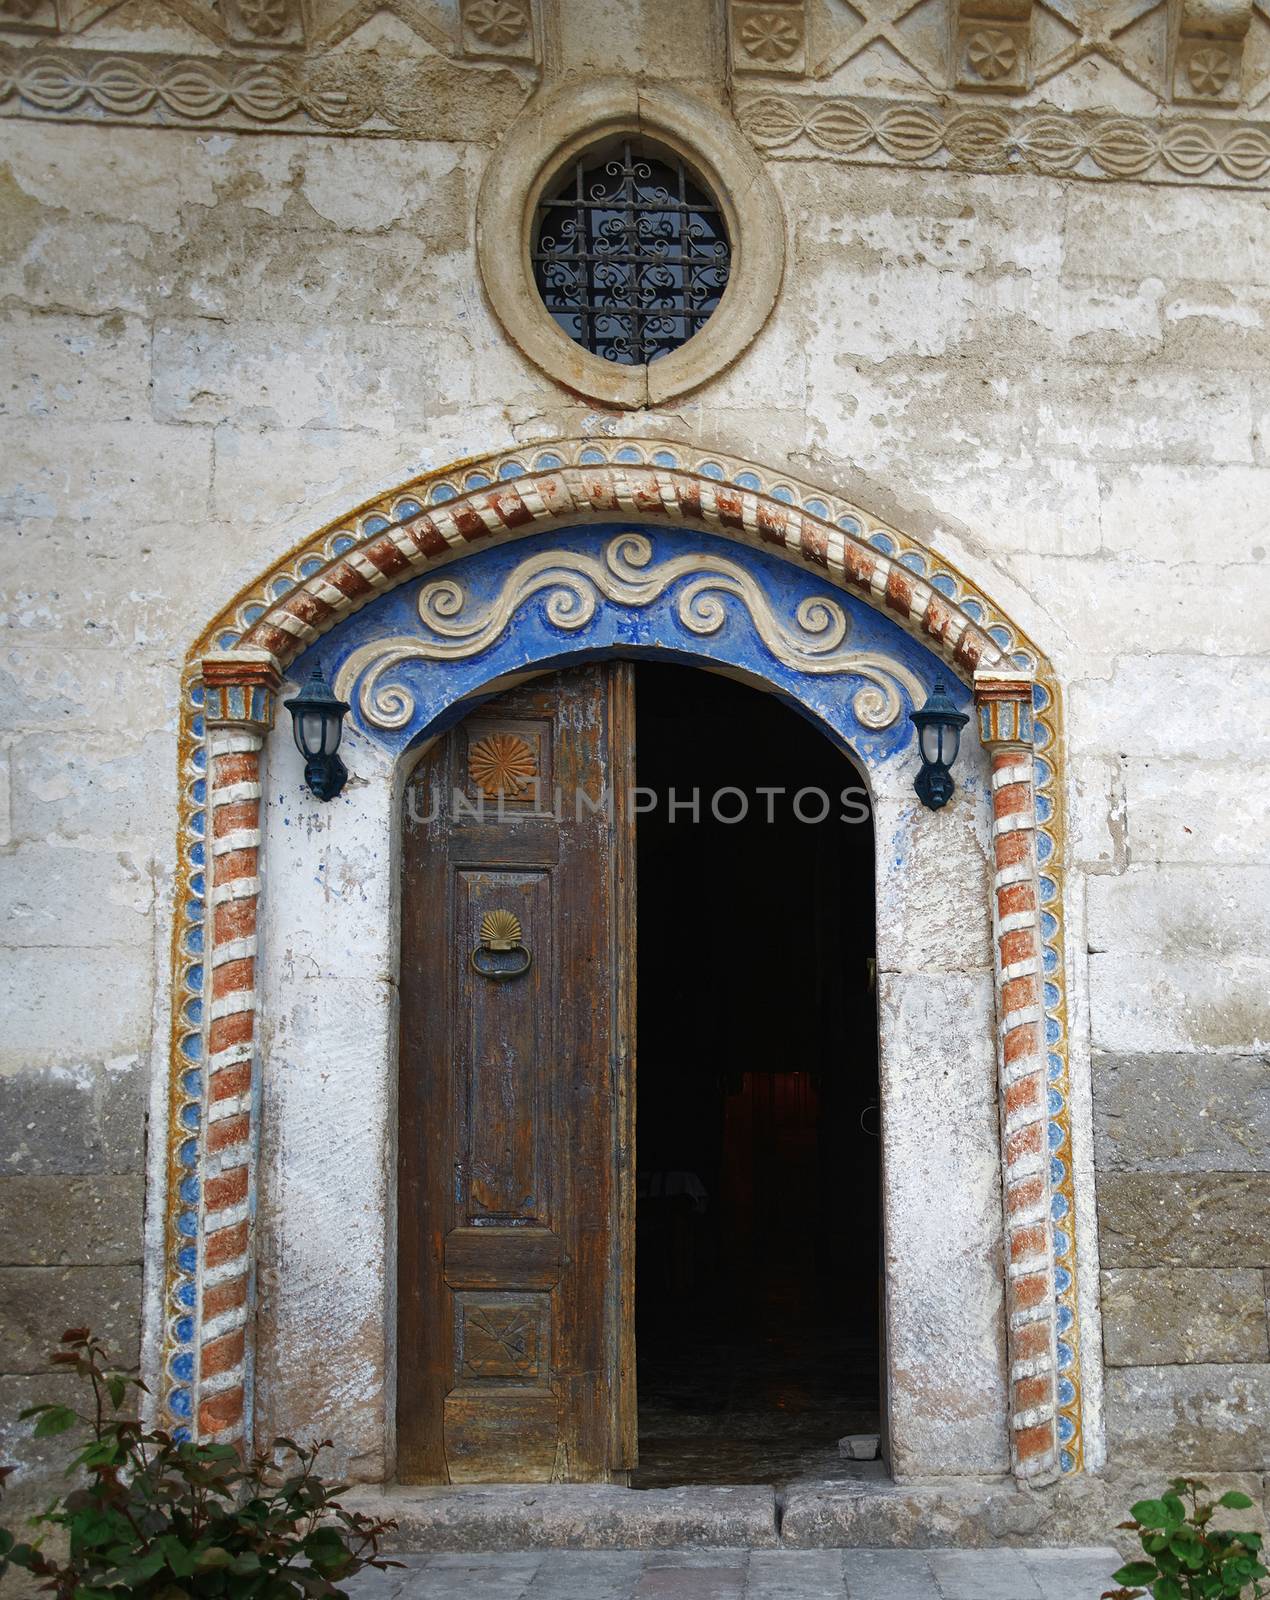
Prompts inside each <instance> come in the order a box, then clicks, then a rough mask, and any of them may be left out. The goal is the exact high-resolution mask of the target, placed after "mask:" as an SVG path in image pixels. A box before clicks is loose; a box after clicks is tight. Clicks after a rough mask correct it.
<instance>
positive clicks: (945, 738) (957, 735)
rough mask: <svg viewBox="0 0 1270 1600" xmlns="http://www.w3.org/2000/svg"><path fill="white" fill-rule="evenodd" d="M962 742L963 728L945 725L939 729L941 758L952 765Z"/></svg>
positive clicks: (947, 765) (948, 764) (944, 762)
mask: <svg viewBox="0 0 1270 1600" xmlns="http://www.w3.org/2000/svg"><path fill="white" fill-rule="evenodd" d="M960 743H961V729H960V728H956V727H952V726H944V727H942V728H940V730H939V759H940V760H941V761H942V762H943V764H944V765H945V766H946V767H951V766H952V764H953V762H954V761H955V760H956V759H957V746H958V745H959V744H960Z"/></svg>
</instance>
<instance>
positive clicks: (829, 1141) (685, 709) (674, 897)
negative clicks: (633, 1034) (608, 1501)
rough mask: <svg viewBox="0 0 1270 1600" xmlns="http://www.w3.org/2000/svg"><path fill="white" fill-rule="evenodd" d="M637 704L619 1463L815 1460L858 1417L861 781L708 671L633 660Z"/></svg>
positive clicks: (728, 1466)
mask: <svg viewBox="0 0 1270 1600" xmlns="http://www.w3.org/2000/svg"><path fill="white" fill-rule="evenodd" d="M635 703H636V715H637V739H636V752H637V756H636V759H637V768H638V770H637V781H638V784H639V786H640V789H641V791H642V793H641V796H640V804H641V811H640V815H639V822H638V840H637V851H638V873H637V881H638V885H639V899H638V929H639V939H638V949H639V972H638V1068H637V1102H638V1111H637V1151H638V1169H639V1170H638V1179H637V1191H638V1200H637V1230H636V1231H637V1275H636V1285H637V1288H636V1297H637V1298H636V1349H637V1357H638V1378H639V1449H640V1464H639V1467H638V1469H637V1471H636V1472H635V1474H634V1476H633V1480H632V1481H633V1482H634V1484H635V1485H636V1486H638V1487H646V1488H652V1487H660V1486H664V1485H672V1484H687V1483H694V1482H702V1483H705V1482H709V1483H777V1484H781V1483H784V1482H788V1481H790V1480H791V1479H793V1478H798V1477H807V1476H822V1477H823V1476H830V1475H832V1474H834V1473H836V1472H837V1471H839V1470H841V1469H842V1467H843V1466H844V1461H843V1457H842V1455H841V1454H840V1452H839V1448H838V1441H839V1439H840V1438H842V1437H844V1436H846V1435H849V1434H863V1435H868V1434H875V1435H876V1434H880V1433H881V1419H880V1402H879V1390H880V1378H879V1373H880V1368H881V1361H880V1332H879V1329H880V1305H879V1294H880V1289H879V1282H880V1247H879V1192H878V1191H879V1151H880V1139H879V1126H878V1110H877V1100H878V1091H877V1029H876V1007H875V1002H874V994H873V953H874V944H873V928H874V901H873V881H874V867H873V827H872V822H871V819H870V817H869V814H868V810H867V798H866V796H865V790H864V786H863V783H862V782H861V779H860V777H859V774H858V773H857V772H856V770H855V769H854V767H853V766H852V765H851V764H850V762H849V761H848V760H847V759H846V758H845V757H844V756H843V755H842V754H841V752H840V751H838V750H837V749H835V748H834V746H832V745H831V744H830V743H829V741H828V740H827V739H826V738H825V737H824V735H823V734H822V733H821V732H820V731H819V730H818V729H817V728H816V727H815V726H814V725H813V724H812V723H810V722H809V721H807V720H806V719H805V718H803V717H801V716H800V715H798V714H797V713H796V712H795V711H793V710H791V709H789V708H788V707H787V706H785V705H783V704H781V702H780V701H778V700H777V699H775V698H774V697H773V696H771V695H766V694H763V693H761V692H759V691H758V690H755V689H751V688H749V687H747V686H745V685H742V684H739V683H736V682H734V681H731V680H729V679H725V678H721V677H718V676H716V675H713V674H710V673H706V672H702V671H700V670H694V669H691V668H686V667H676V666H663V665H653V664H642V663H641V664H640V665H638V666H637V668H636V696H635ZM844 790H850V791H851V793H850V794H849V795H848V796H847V797H846V799H845V801H844V798H843V791H844ZM773 791H778V792H773ZM822 796H823V798H822Z"/></svg>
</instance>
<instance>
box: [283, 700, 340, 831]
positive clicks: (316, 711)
mask: <svg viewBox="0 0 1270 1600" xmlns="http://www.w3.org/2000/svg"><path fill="white" fill-rule="evenodd" d="M286 706H287V710H288V711H289V712H290V713H291V731H292V732H293V733H294V734H295V742H296V748H297V749H298V750H299V752H300V754H301V755H302V756H303V757H304V781H305V783H307V784H308V786H309V788H310V789H311V790H312V791H313V793H314V794H315V795H316V796H317V797H318V799H319V800H334V798H335V796H336V795H337V794H338V793H339V792H340V790H341V789H342V788H343V787H344V781H345V779H346V778H347V777H348V768H347V767H346V766H345V765H344V763H343V762H342V761H341V760H340V758H339V756H338V755H337V754H336V751H337V750H338V749H339V747H340V734H341V733H342V732H343V730H344V713H345V712H346V711H347V710H348V702H347V701H346V700H337V699H336V697H335V696H334V695H333V694H332V693H331V691H330V690H329V689H328V688H327V686H326V684H325V683H323V682H322V674H321V673H320V672H318V671H317V670H316V669H314V672H313V675H312V677H311V678H310V679H309V681H308V682H307V683H306V684H305V686H304V688H303V689H301V690H300V693H299V694H298V695H296V696H295V697H294V699H291V700H288V701H287V702H286Z"/></svg>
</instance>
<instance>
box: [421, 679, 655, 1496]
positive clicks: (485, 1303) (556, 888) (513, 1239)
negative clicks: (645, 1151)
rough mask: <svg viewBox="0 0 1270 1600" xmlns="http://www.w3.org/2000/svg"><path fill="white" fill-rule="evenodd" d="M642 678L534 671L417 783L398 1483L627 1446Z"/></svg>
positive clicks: (524, 1466)
mask: <svg viewBox="0 0 1270 1600" xmlns="http://www.w3.org/2000/svg"><path fill="white" fill-rule="evenodd" d="M632 696H633V676H632V672H631V669H630V667H629V666H627V665H624V664H621V663H612V664H605V665H596V666H587V667H583V668H579V669H575V670H572V671H569V672H562V673H559V674H556V675H553V676H551V677H546V678H540V679H537V680H535V681H533V682H531V683H528V684H526V685H522V686H521V687H520V688H517V689H514V690H512V691H510V692H509V693H507V694H504V695H502V696H501V697H500V698H498V699H496V700H491V701H488V702H486V703H485V704H483V705H482V706H480V707H479V709H477V710H475V711H473V712H472V714H471V715H470V716H469V717H467V719H466V720H465V721H464V722H462V723H461V724H460V725H459V726H458V727H456V728H455V729H454V730H453V731H452V732H450V733H449V734H447V735H446V736H445V737H444V738H442V739H441V740H440V741H439V742H438V743H437V744H436V745H435V746H433V748H432V749H431V750H430V751H429V752H428V753H427V755H426V756H425V757H424V758H423V759H422V760H421V761H420V763H419V765H418V766H417V767H416V769H415V771H414V773H413V774H412V776H411V780H410V782H409V784H408V786H407V792H406V796H405V800H406V805H405V816H404V822H403V840H404V862H403V869H404V892H403V902H402V972H401V1055H400V1060H401V1077H400V1092H401V1148H400V1177H399V1189H398V1203H399V1217H398V1235H399V1240H400V1256H399V1286H398V1288H399V1297H400V1299H399V1307H400V1310H399V1324H398V1405H397V1440H398V1477H399V1479H400V1480H401V1481H402V1482H407V1483H490V1482H544V1481H558V1482H575V1483H577V1482H607V1481H612V1480H614V1479H618V1480H622V1479H624V1477H625V1473H626V1471H627V1469H629V1468H630V1467H631V1466H633V1465H634V1459H635V1371H634V1336H633V1330H632V1311H633V1287H634V1286H633V1282H632V1273H633V1265H634V1250H633V1227H632V1222H633V1211H632V1208H633V1204H634V1202H633V1182H632V1176H633V1170H632V1166H631V1162H632V1160H633V1151H632V1144H633V1137H632V1135H633V1111H634V1107H633V1087H634V1076H633V1069H634V1063H633V1060H632V1038H633V1030H632V1025H631V1019H632V1017H633V1003H634V995H633V985H634V971H635V952H634V944H633V939H634V917H633V914H632V912H633V907H632V904H631V899H632V894H633V874H634V852H633V843H634V841H633V831H632V826H631V819H630V816H629V813H628V809H627V797H628V795H629V793H630V790H631V786H632V783H633V764H634V717H633V701H632ZM602 795H603V796H605V797H606V799H605V801H604V803H601V796H602ZM495 912H502V913H508V912H509V913H511V915H512V916H514V917H515V918H516V919H517V922H518V923H519V926H520V932H519V935H518V937H517V938H515V939H513V940H512V941H511V942H512V944H513V948H512V949H510V950H498V949H492V948H488V947H487V946H484V945H482V926H483V924H485V925H486V932H488V931H489V928H490V927H491V926H496V927H497V928H499V929H501V931H502V932H503V933H504V934H506V932H507V919H506V917H503V918H500V919H495V923H494V924H486V919H487V918H488V917H490V915H491V913H495ZM513 931H514V930H513ZM495 942H496V943H497V942H498V941H495ZM502 942H507V941H506V940H505V939H504V940H503V941H502ZM516 946H523V950H522V949H519V948H516ZM474 951H478V952H479V953H478V955H477V957H476V962H475V964H474V961H473V952H474ZM526 956H527V957H528V967H527V970H525V971H523V972H521V973H519V975H517V976H498V975H496V974H497V973H498V972H509V971H515V970H516V969H518V968H520V967H521V966H523V965H524V963H525V960H526ZM477 966H479V967H480V968H482V969H483V970H481V971H478V970H477Z"/></svg>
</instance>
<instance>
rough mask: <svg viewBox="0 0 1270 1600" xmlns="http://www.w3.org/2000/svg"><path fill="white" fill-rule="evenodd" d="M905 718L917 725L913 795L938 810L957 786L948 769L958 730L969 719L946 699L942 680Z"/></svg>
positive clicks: (953, 755) (953, 758)
mask: <svg viewBox="0 0 1270 1600" xmlns="http://www.w3.org/2000/svg"><path fill="white" fill-rule="evenodd" d="M909 717H910V719H911V721H912V722H913V724H914V726H915V727H916V728H917V748H918V749H919V750H920V751H921V756H922V770H921V771H920V772H919V773H918V774H917V777H916V779H915V780H914V782H913V787H914V789H916V790H917V797H918V799H919V800H920V801H921V802H922V804H923V805H924V806H926V807H928V808H929V809H930V810H931V811H938V810H939V809H940V807H941V806H946V805H947V804H948V802H949V801H950V800H951V799H952V797H953V794H954V792H955V791H956V788H957V785H956V784H955V783H954V782H953V780H952V773H951V772H950V771H949V768H950V767H951V766H952V764H953V762H954V761H955V760H956V759H957V749H958V746H959V745H960V744H961V730H962V729H963V728H964V727H965V726H966V724H967V723H968V722H969V721H970V718H969V717H968V716H967V715H966V714H965V712H964V711H958V710H957V707H956V706H955V705H953V703H952V701H951V700H950V699H949V698H948V695H947V692H946V691H945V689H944V686H943V684H942V683H936V685H935V687H934V689H933V690H932V692H931V694H930V695H929V697H928V698H927V701H926V704H925V705H924V706H923V707H922V709H921V710H920V711H912V712H910V713H909Z"/></svg>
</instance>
